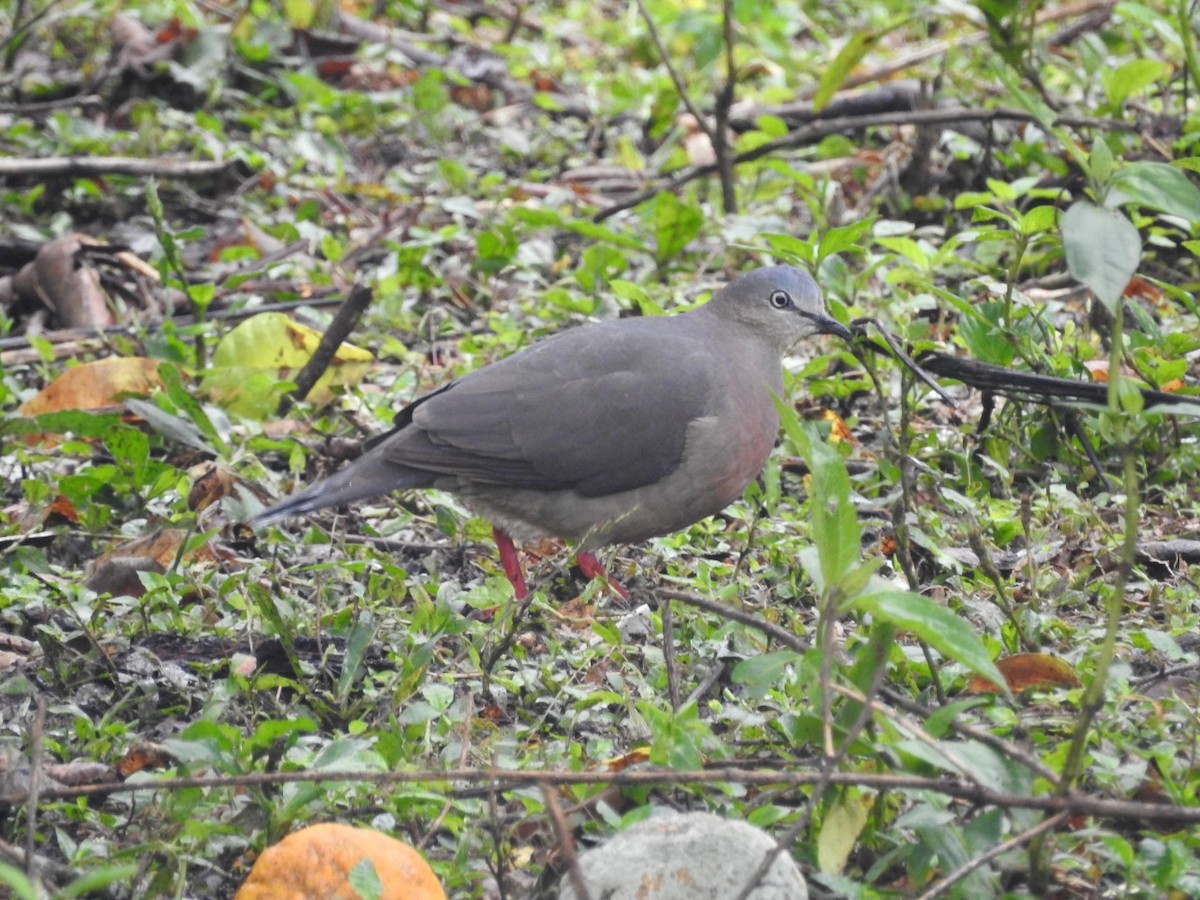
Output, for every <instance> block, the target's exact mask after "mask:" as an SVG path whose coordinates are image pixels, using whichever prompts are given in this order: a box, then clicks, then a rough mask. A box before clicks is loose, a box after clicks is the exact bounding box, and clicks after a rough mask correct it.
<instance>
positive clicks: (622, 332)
mask: <svg viewBox="0 0 1200 900" xmlns="http://www.w3.org/2000/svg"><path fill="white" fill-rule="evenodd" d="M821 334H828V335H836V336H839V337H842V338H845V339H849V338H850V331H849V329H847V328H846V326H844V325H842V324H841V323H839V322H838V321H837V320H836V319H834V318H832V317H831V316H830V315H829V314H828V313H827V312H826V310H825V304H824V300H823V297H822V294H821V290H820V288H819V287H818V286H817V283H816V282H815V281H814V280H813V279H812V278H811V277H810V276H809V275H808V274H807V273H805V272H803V271H801V270H800V269H797V268H794V267H791V266H766V267H762V268H759V269H755V270H753V271H750V272H748V273H746V274H744V275H742V276H740V277H738V278H736V279H735V280H733V281H732V282H730V283H729V284H728V285H726V286H725V287H724V288H722V289H721V290H719V291H717V292H716V293H715V294H714V295H713V296H712V298H711V299H710V300H709V301H708V302H707V303H705V304H702V305H700V306H698V307H696V308H694V309H691V310H689V311H687V312H684V313H680V314H677V315H668V316H641V317H633V318H624V319H615V320H611V321H604V322H595V323H590V324H586V325H580V326H578V327H574V328H570V329H567V330H565V331H562V332H559V333H558V334H555V335H553V336H551V337H549V338H546V339H544V340H541V341H539V342H537V343H534V344H531V345H530V346H528V347H525V348H524V349H522V350H519V351H517V352H516V353H513V354H512V355H511V356H508V357H506V358H504V359H501V360H499V361H497V362H493V363H491V364H489V365H485V366H483V367H481V368H479V369H477V370H475V371H473V372H471V373H469V374H467V375H464V376H463V377H461V378H458V379H456V380H454V381H451V382H449V383H448V384H446V385H444V386H442V387H440V388H438V389H436V390H434V391H432V392H430V393H428V394H426V395H424V396H422V397H420V398H418V399H416V400H414V401H413V402H412V403H410V404H409V405H408V406H406V407H404V408H403V409H401V410H400V411H399V413H397V415H396V417H395V420H394V422H393V425H392V428H391V430H389V431H387V432H386V433H384V434H381V435H378V436H376V437H374V438H372V439H371V440H370V441H368V442H367V444H366V448H365V452H364V453H363V455H362V456H360V457H359V458H358V459H356V460H354V461H353V462H351V463H349V464H348V465H346V466H345V467H344V468H342V469H341V470H340V471H338V472H337V473H335V474H333V475H332V476H330V477H328V478H325V479H324V480H322V481H319V482H317V483H315V484H313V485H311V486H309V487H305V488H303V489H301V490H299V491H297V492H296V493H294V494H292V495H291V496H289V497H287V498H286V499H284V500H282V501H281V502H279V503H278V504H276V505H274V506H272V507H270V508H268V509H266V510H264V511H263V512H262V513H261V514H259V515H258V517H257V518H256V520H255V524H257V525H264V524H267V523H270V522H274V521H277V520H279V519H282V518H284V517H286V516H292V515H298V514H303V513H310V512H315V511H317V510H320V509H324V508H326V507H332V506H344V505H346V504H350V503H354V502H356V501H360V500H365V499H368V498H372V497H380V496H384V495H386V494H389V493H391V492H392V491H397V490H414V489H420V488H437V489H439V490H443V491H448V492H450V493H452V494H455V495H456V496H458V497H459V498H460V499H461V500H462V501H463V502H464V503H465V504H466V505H467V506H468V507H470V508H471V509H472V510H473V511H475V512H476V513H478V514H479V515H482V516H484V517H486V518H487V519H488V520H490V521H491V522H492V524H493V534H494V536H495V539H496V544H497V547H498V548H499V552H500V560H501V564H502V567H503V569H504V573H505V575H506V576H507V578H508V580H509V581H510V582H511V584H512V586H513V590H514V592H515V594H516V596H517V597H518V598H522V599H523V598H524V597H526V596H527V594H528V587H527V585H526V582H525V577H524V572H523V570H522V567H521V562H520V557H519V555H518V553H517V549H516V545H515V543H514V538H516V539H518V540H533V539H536V538H541V537H555V538H564V539H567V540H570V541H573V542H575V544H576V548H577V554H576V559H577V562H578V564H579V567H580V569H581V570H582V572H583V573H584V575H586V576H587V577H588V578H603V579H606V580H607V581H608V582H609V584H611V585H612V586H613V588H614V589H615V590H617V591H618V592H619V593H621V594H622V595H623V596H628V592H627V591H625V589H624V587H622V586H621V585H620V584H618V583H617V581H616V580H615V579H613V578H610V577H609V576H608V575H607V573H606V572H605V571H604V569H603V567H602V566H601V565H600V563H599V562H598V561H597V559H596V556H595V552H594V551H595V550H596V549H598V548H600V547H604V546H607V545H611V544H635V543H639V542H641V541H645V540H647V539H649V538H652V537H657V536H660V535H664V534H670V533H671V532H674V531H679V530H681V529H683V528H686V527H688V526H689V525H691V524H693V523H695V522H698V521H700V520H701V519H704V518H706V517H708V516H711V515H713V514H715V513H718V512H720V511H721V510H722V509H724V508H725V507H726V506H728V505H729V504H730V503H732V502H733V501H734V500H737V499H738V498H739V497H741V496H742V493H743V492H744V491H745V489H746V487H747V486H748V485H749V484H750V482H751V481H753V480H754V479H755V478H756V477H758V474H759V472H761V471H762V468H763V465H764V464H765V463H766V460H767V457H768V455H769V454H770V453H771V450H772V448H773V447H774V445H775V440H776V437H777V432H778V429H779V417H778V412H777V409H776V405H775V403H776V397H780V396H782V394H783V365H782V363H783V357H784V355H785V354H786V353H787V351H788V350H789V349H790V348H791V347H793V346H794V345H795V344H796V343H797V342H799V341H801V340H803V339H805V338H809V337H812V336H815V335H821Z"/></svg>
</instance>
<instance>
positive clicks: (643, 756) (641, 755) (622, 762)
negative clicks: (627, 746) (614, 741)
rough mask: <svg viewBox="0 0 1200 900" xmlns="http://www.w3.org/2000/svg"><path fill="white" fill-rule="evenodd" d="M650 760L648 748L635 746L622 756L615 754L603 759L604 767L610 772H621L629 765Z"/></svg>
mask: <svg viewBox="0 0 1200 900" xmlns="http://www.w3.org/2000/svg"><path fill="white" fill-rule="evenodd" d="M649 761H650V748H649V747H637V748H635V749H633V750H630V751H629V752H628V753H626V754H624V755H623V756H615V757H613V758H612V759H606V760H605V761H604V768H605V769H607V770H608V771H610V772H623V771H624V770H625V769H628V768H629V767H630V766H636V765H638V764H639V763H644V762H649Z"/></svg>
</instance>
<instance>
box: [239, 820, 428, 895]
mask: <svg viewBox="0 0 1200 900" xmlns="http://www.w3.org/2000/svg"><path fill="white" fill-rule="evenodd" d="M364 859H369V860H370V861H371V864H372V865H373V866H374V867H375V874H376V875H378V876H379V881H380V882H381V884H382V885H383V890H382V891H381V892H380V894H379V898H380V900H445V898H446V892H445V891H444V890H442V886H441V883H440V882H439V881H438V879H437V876H436V875H434V874H433V870H432V869H430V868H429V865H428V863H426V862H425V860H424V859H422V858H421V855H420V854H419V853H418V852H417V851H416V850H414V849H413V848H412V847H410V846H409V845H408V844H405V843H403V842H401V841H398V840H396V839H395V838H393V837H389V836H388V835H386V834H382V833H381V832H378V831H371V830H370V829H366V828H354V827H353V826H350V825H339V824H337V823H334V822H328V823H325V824H322V825H312V826H310V827H308V828H304V829H302V830H300V831H297V832H295V833H294V834H290V835H288V836H287V837H285V838H284V839H283V840H282V841H280V842H279V843H278V844H276V845H275V846H273V847H269V848H268V849H266V850H264V851H263V854H262V856H260V857H259V858H258V861H257V862H255V864H254V868H253V869H251V870H250V875H249V877H248V878H247V879H246V881H245V883H244V884H243V885H242V886H241V887H240V888H239V889H238V892H237V894H235V895H234V900H327V898H330V900H356V898H358V896H359V895H358V892H357V891H355V889H354V888H353V887H351V886H350V883H349V882H348V881H347V877H348V876H349V874H350V870H351V869H353V868H354V867H355V866H356V865H358V864H359V863H360V862H361V861H362V860H364Z"/></svg>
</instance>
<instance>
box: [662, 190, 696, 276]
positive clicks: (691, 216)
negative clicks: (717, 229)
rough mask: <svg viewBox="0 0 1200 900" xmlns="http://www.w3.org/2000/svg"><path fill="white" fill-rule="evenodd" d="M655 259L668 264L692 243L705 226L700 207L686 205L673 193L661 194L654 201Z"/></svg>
mask: <svg viewBox="0 0 1200 900" xmlns="http://www.w3.org/2000/svg"><path fill="white" fill-rule="evenodd" d="M653 208H654V239H655V243H656V249H655V252H654V258H655V259H656V260H658V262H660V263H663V262H666V261H667V260H668V259H670V258H671V257H673V256H675V255H676V254H677V253H679V251H681V250H682V249H683V248H684V247H686V246H687V245H688V244H689V243H691V241H692V239H693V238H694V237H695V236H696V235H698V234H699V233H700V229H701V227H702V226H703V225H704V214H703V213H702V212H701V211H700V207H698V206H695V205H693V204H691V203H684V202H683V201H682V200H680V199H679V198H678V197H676V196H675V195H674V194H671V193H666V192H664V193H661V194H659V195H658V197H656V198H655V201H654V207H653Z"/></svg>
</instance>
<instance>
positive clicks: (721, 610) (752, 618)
mask: <svg viewBox="0 0 1200 900" xmlns="http://www.w3.org/2000/svg"><path fill="white" fill-rule="evenodd" d="M655 593H657V594H658V595H659V596H662V597H666V598H669V599H671V600H679V601H680V602H682V603H686V604H688V606H695V607H697V608H698V609H703V610H705V611H706V612H710V613H715V614H716V615H718V616H724V617H725V618H726V619H732V620H733V621H734V622H741V623H742V624H743V625H749V626H750V627H751V628H757V629H758V630H759V631H762V632H764V633H765V634H766V635H767V637H770V638H774V639H775V640H776V641H778V642H779V643H781V644H783V646H785V647H787V648H788V649H789V650H795V651H796V652H797V653H804V652H805V651H806V650H808V649H809V646H808V643H807V642H806V641H804V640H802V639H800V638H798V637H796V635H794V634H792V632H790V631H788V630H787V629H786V628H783V627H781V626H779V625H776V624H775V623H774V622H768V621H767V620H766V619H764V618H763V617H762V616H759V615H756V614H755V613H751V612H746V611H745V610H744V609H738V608H737V607H736V606H731V605H730V604H728V603H721V602H719V601H717V600H709V599H707V598H706V597H701V596H700V595H699V594H690V593H688V592H686V591H676V590H672V589H670V588H659V589H658V590H657V591H656V592H655Z"/></svg>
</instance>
